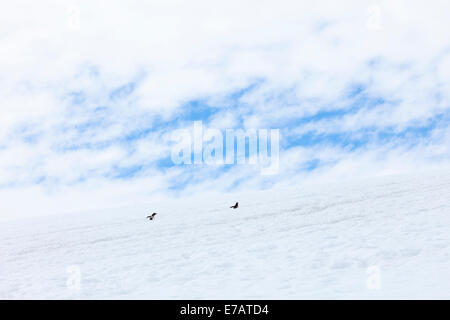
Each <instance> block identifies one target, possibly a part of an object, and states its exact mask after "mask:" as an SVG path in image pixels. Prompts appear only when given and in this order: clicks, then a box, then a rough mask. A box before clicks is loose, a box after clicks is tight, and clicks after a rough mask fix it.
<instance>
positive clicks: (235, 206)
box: [230, 202, 239, 209]
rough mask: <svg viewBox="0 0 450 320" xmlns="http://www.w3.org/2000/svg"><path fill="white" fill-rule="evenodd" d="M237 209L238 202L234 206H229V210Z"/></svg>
mask: <svg viewBox="0 0 450 320" xmlns="http://www.w3.org/2000/svg"><path fill="white" fill-rule="evenodd" d="M238 207H239V202H236V204H235V205H234V206H231V207H230V208H233V209H237V208H238Z"/></svg>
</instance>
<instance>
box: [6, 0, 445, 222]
mask: <svg viewBox="0 0 450 320" xmlns="http://www.w3.org/2000/svg"><path fill="white" fill-rule="evenodd" d="M448 12H450V3H449V2H448V1H444V0H442V1H440V0H436V1H432V2H424V1H414V0H413V1H406V0H405V1H404V0H389V1H382V0H379V1H376V0H373V1H359V0H358V1H353V0H345V1H339V3H337V2H336V1H324V0H321V1H319V2H313V1H302V2H300V1H279V0H278V1H264V0H259V1H245V2H243V1H234V0H230V1H220V2H219V1H195V0H194V1H174V0H164V1H163V0H158V1H154V0H152V1H146V2H145V3H144V2H142V1H127V2H126V3H125V2H123V1H39V3H38V2H36V1H14V2H13V3H3V4H2V10H0V98H1V99H0V106H1V107H0V220H3V219H10V218H18V217H28V216H35V215H43V214H53V213H64V212H72V211H83V210H95V209H101V208H109V207H117V206H127V205H131V204H133V205H134V204H138V203H151V202H152V201H154V200H155V201H156V199H168V198H172V197H174V198H180V197H181V198H182V197H189V196H192V195H199V194H200V195H201V194H205V195H206V194H207V193H208V192H217V193H219V194H220V193H228V192H239V191H246V190H260V189H270V188H276V187H277V186H279V185H290V186H294V187H295V185H297V184H299V183H302V182H305V181H315V182H317V181H323V182H324V183H326V182H328V181H340V180H342V179H348V178H349V177H350V178H351V177H359V178H361V177H366V176H367V177H369V176H374V175H375V176H383V175H393V174H402V173H417V172H421V171H426V170H438V171H439V170H441V171H444V170H447V171H448V168H449V167H450V166H449V165H450V129H449V120H450V31H449V30H450V20H449V19H448ZM194 121H202V123H203V126H204V128H205V129H207V128H216V129H219V130H222V131H223V132H225V130H226V129H242V130H248V129H279V132H280V141H279V148H280V150H279V158H280V160H279V170H278V171H277V173H276V174H273V175H270V176H266V175H261V174H260V170H259V169H258V167H256V166H251V165H179V164H174V163H173V161H171V151H172V149H173V141H172V139H171V137H172V135H173V133H174V132H175V131H176V130H180V129H187V130H191V128H192V126H193V122H194Z"/></svg>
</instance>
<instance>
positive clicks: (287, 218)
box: [0, 174, 450, 299]
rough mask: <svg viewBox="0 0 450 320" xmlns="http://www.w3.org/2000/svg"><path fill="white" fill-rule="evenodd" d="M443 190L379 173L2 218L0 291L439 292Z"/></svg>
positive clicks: (32, 294)
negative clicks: (194, 197) (67, 212)
mask: <svg viewBox="0 0 450 320" xmlns="http://www.w3.org/2000/svg"><path fill="white" fill-rule="evenodd" d="M449 195H450V176H449V175H448V174H447V175H435V176H426V177H425V176H417V177H384V178H377V179H372V180H367V181H355V182H349V183H340V184H334V185H333V184H329V185H314V186H309V187H306V186H302V187H298V188H297V189H296V190H292V189H284V190H283V189H281V190H272V191H264V192H255V193H252V194H250V193H249V194H247V195H245V196H243V195H241V197H240V198H238V199H237V198H235V197H236V195H233V196H231V195H224V196H223V197H222V198H221V199H218V198H217V199H214V198H208V199H203V200H202V201H191V202H186V201H185V202H183V201H181V200H178V201H175V202H172V203H165V204H158V205H156V204H155V205H154V207H152V206H149V207H148V208H145V209H143V208H142V207H141V208H128V209H126V210H125V209H124V210H117V209H115V210H110V211H108V210H103V211H99V212H91V213H84V214H70V215H55V216H47V217H40V218H33V219H28V220H26V219H23V220H15V221H8V222H2V223H1V224H0V298H2V299H23V298H31V299H47V298H50V299H100V298H101V299H103V298H106V299H110V298H117V299H122V298H126V299H128V298H135V299H166V298H167V299H173V298H175V299H208V298H209V299H219V298H220V299H231V298H233V299H253V298H255V299H259V298H261V299H299V298H307V299H316V298H331V299H346V298H363V299H380V298H386V299H396V298H413V299H416V298H447V299H448V298H450V246H449V245H450V241H449V237H450V236H449V235H450V232H449V231H450V201H449V199H450V198H449ZM235 201H239V204H240V207H239V209H237V210H232V209H229V206H231V205H232V204H234V202H235ZM153 211H157V212H159V215H157V216H156V219H155V220H154V221H148V220H146V216H147V215H148V214H150V213H151V212H153ZM73 268H75V270H79V271H80V278H79V279H80V282H79V287H78V286H77V285H75V286H74V285H73V283H74V282H70V281H71V280H69V279H72V280H73V278H70V277H71V276H72V275H73V273H71V270H72V271H73ZM370 270H372V271H373V270H376V271H379V273H378V276H379V277H377V278H375V279H379V282H377V281H375V283H378V284H379V286H374V285H371V283H373V282H371V281H373V279H374V278H373V273H370V272H371V271H370ZM368 272H369V273H368ZM77 279H78V278H77ZM75 283H76V282H75Z"/></svg>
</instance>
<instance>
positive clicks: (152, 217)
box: [147, 212, 157, 220]
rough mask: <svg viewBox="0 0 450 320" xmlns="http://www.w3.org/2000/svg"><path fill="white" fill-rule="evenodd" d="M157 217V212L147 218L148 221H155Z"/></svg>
mask: <svg viewBox="0 0 450 320" xmlns="http://www.w3.org/2000/svg"><path fill="white" fill-rule="evenodd" d="M156 215H157V213H156V212H153V214H152V215H151V216H147V219H148V220H153V219H155V216H156Z"/></svg>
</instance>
